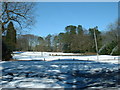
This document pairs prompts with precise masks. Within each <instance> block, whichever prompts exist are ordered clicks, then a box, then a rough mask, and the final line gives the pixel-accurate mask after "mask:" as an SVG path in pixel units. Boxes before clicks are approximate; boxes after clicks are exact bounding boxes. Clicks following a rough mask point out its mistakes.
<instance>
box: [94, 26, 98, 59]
mask: <svg viewBox="0 0 120 90" xmlns="http://www.w3.org/2000/svg"><path fill="white" fill-rule="evenodd" d="M96 28H97V27H95V28H94V39H95V46H96V52H97V60H98V61H99V54H98V45H97V39H96V33H95V30H96Z"/></svg>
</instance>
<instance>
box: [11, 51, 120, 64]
mask: <svg viewBox="0 0 120 90" xmlns="http://www.w3.org/2000/svg"><path fill="white" fill-rule="evenodd" d="M52 54H55V55H56V54H57V55H78V54H74V53H62V52H21V53H18V52H14V54H13V58H14V59H17V60H47V61H51V60H57V59H59V60H64V59H69V60H74V59H77V60H93V61H96V60H97V56H96V55H91V56H51V55H52ZM98 57H99V60H97V61H99V62H108V63H120V62H119V60H120V56H111V55H99V56H98Z"/></svg>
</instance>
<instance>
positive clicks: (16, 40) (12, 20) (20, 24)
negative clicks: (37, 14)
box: [0, 2, 120, 60]
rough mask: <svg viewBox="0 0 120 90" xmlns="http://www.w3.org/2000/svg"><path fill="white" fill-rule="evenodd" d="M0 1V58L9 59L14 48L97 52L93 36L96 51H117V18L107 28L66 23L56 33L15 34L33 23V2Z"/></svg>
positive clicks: (119, 47)
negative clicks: (59, 31)
mask: <svg viewBox="0 0 120 90" xmlns="http://www.w3.org/2000/svg"><path fill="white" fill-rule="evenodd" d="M1 5H2V11H1V14H0V18H1V20H0V26H1V28H0V29H1V32H2V60H9V59H11V58H12V56H11V54H12V52H13V51H41V52H43V51H48V52H70V53H96V45H95V39H94V38H95V36H96V39H97V40H96V41H97V45H98V53H99V54H108V55H110V54H111V55H120V29H119V28H120V27H119V25H120V23H119V22H115V23H113V24H111V25H110V27H109V28H108V31H106V32H101V31H100V30H99V29H98V27H94V28H89V29H88V30H87V29H85V28H83V27H82V25H78V26H74V25H69V26H66V27H65V32H63V33H59V34H57V35H50V34H49V35H48V36H46V37H40V36H35V35H31V34H26V35H18V31H19V30H23V28H26V27H29V26H31V25H33V23H34V21H35V20H34V13H33V11H34V5H35V3H30V2H29V3H27V2H1ZM118 21H119V20H118ZM94 34H95V35H94ZM0 40H1V38H0Z"/></svg>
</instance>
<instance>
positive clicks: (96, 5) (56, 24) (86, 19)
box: [29, 2, 118, 36]
mask: <svg viewBox="0 0 120 90" xmlns="http://www.w3.org/2000/svg"><path fill="white" fill-rule="evenodd" d="M117 17H118V3H117V2H39V3H38V2H37V5H36V10H35V18H36V23H35V25H34V26H33V27H32V29H31V30H30V31H29V33H31V34H34V35H38V36H47V35H48V34H58V33H60V32H64V31H65V30H64V28H65V27H66V26H67V25H76V26H77V25H82V26H83V27H84V28H86V29H88V28H92V27H95V26H98V29H99V30H100V31H103V30H106V28H107V26H108V24H110V23H112V22H114V21H115V20H117Z"/></svg>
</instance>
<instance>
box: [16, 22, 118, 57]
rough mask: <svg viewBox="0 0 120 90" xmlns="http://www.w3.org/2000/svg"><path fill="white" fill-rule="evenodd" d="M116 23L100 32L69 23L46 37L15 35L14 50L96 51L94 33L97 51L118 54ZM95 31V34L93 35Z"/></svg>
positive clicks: (96, 28)
mask: <svg viewBox="0 0 120 90" xmlns="http://www.w3.org/2000/svg"><path fill="white" fill-rule="evenodd" d="M115 26H116V25H113V24H112V25H111V26H110V28H109V29H110V30H108V31H106V32H102V31H100V30H98V27H97V26H96V27H94V28H89V29H88V30H86V29H85V28H83V27H82V25H78V26H74V25H69V26H66V27H65V32H63V33H59V34H57V35H51V34H49V35H47V36H46V37H40V36H35V35H32V34H26V35H19V36H18V37H17V46H16V50H18V51H41V52H43V51H47V52H65V53H96V45H95V35H96V39H97V40H96V41H97V45H98V53H99V54H105V55H110V54H111V55H120V51H119V47H118V45H119V43H118V42H119V41H118V38H119V35H118V30H117V28H115ZM94 33H95V35H94Z"/></svg>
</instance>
